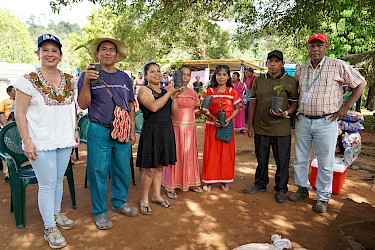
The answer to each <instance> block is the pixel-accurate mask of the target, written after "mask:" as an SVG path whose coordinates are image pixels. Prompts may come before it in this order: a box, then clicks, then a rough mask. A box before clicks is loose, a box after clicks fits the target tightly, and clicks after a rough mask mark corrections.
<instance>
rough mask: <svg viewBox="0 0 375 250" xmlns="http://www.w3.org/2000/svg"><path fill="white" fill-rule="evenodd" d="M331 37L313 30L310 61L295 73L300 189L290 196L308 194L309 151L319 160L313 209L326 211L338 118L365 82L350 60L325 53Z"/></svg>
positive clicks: (309, 42) (296, 163)
mask: <svg viewBox="0 0 375 250" xmlns="http://www.w3.org/2000/svg"><path fill="white" fill-rule="evenodd" d="M327 49H328V40H327V38H326V36H325V35H324V34H320V33H318V34H313V35H311V36H310V37H309V39H308V40H307V50H308V52H309V56H310V58H311V61H308V62H306V63H304V64H302V65H301V67H299V68H298V69H297V70H296V73H295V75H294V77H295V78H296V79H297V80H298V81H299V96H300V97H299V103H298V104H299V108H298V120H297V122H296V128H295V134H296V144H295V146H296V148H295V160H294V179H295V183H296V184H297V185H298V190H297V192H295V193H293V194H291V195H290V196H289V200H291V201H293V202H295V201H300V200H302V199H305V198H307V197H309V191H308V189H311V186H310V183H309V180H308V175H309V165H310V161H309V160H310V153H311V149H312V144H314V153H315V156H316V158H317V160H318V175H317V178H316V197H317V201H316V203H315V204H314V205H313V210H314V211H315V212H317V213H324V212H326V211H327V209H328V201H329V199H330V197H331V192H332V178H333V166H334V157H335V147H336V141H337V136H338V124H337V120H338V119H340V118H342V117H343V116H344V115H345V114H346V113H347V112H348V110H349V108H350V107H351V106H353V104H354V102H355V101H356V100H357V99H358V98H359V96H360V95H361V93H362V91H363V89H364V88H365V86H366V81H365V79H364V78H363V76H361V75H360V73H358V72H357V71H356V70H354V69H353V68H352V67H351V66H350V65H349V64H348V63H346V62H344V61H341V60H339V59H334V58H329V57H326V56H325V52H326V51H327ZM343 84H347V85H349V86H350V87H351V88H353V92H352V95H351V96H350V98H349V100H348V101H347V102H346V103H345V105H344V106H341V105H342V101H343V94H344V92H343Z"/></svg>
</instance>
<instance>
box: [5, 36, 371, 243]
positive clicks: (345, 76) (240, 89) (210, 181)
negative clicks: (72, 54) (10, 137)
mask: <svg viewBox="0 0 375 250" xmlns="http://www.w3.org/2000/svg"><path fill="white" fill-rule="evenodd" d="M89 44H90V48H89V54H90V56H91V58H92V59H93V60H94V61H96V62H97V63H98V64H100V65H99V66H100V69H97V68H96V67H95V66H93V65H88V66H87V67H86V70H85V71H84V72H82V74H80V76H79V78H78V94H77V95H76V94H75V83H74V79H73V77H72V76H71V75H69V74H67V73H64V72H62V71H61V70H59V69H58V65H59V63H60V61H61V60H62V51H61V48H62V44H61V43H60V40H59V39H58V38H57V37H56V36H54V35H51V34H44V35H42V36H40V37H39V38H38V41H37V50H36V51H35V53H36V55H37V56H38V58H39V60H40V62H41V67H40V68H39V69H37V70H36V71H35V72H30V73H28V74H25V75H24V76H23V77H21V78H20V79H19V80H17V81H16V83H15V84H14V87H13V86H9V87H8V88H7V93H8V95H9V99H6V100H3V101H2V102H1V104H0V123H1V124H2V125H3V126H5V125H6V124H7V123H8V122H9V121H13V120H14V119H15V120H17V127H18V130H19V132H20V136H21V138H22V144H23V150H24V154H25V155H26V157H27V158H28V159H29V160H30V163H31V165H32V167H33V169H34V172H35V174H36V177H37V179H38V185H39V190H38V193H39V195H38V206H39V211H40V214H41V216H42V220H43V222H44V239H45V240H46V241H47V242H48V244H49V246H50V247H52V248H62V247H64V246H66V245H67V241H66V240H65V238H64V237H63V235H62V234H61V232H60V231H59V229H58V227H59V228H63V229H71V228H73V227H74V226H75V223H74V221H73V220H72V219H70V218H69V217H67V215H65V214H64V213H62V212H61V207H60V204H61V199H62V192H63V185H62V179H63V176H64V173H65V170H66V167H67V165H68V161H69V157H70V154H71V152H72V149H73V148H74V147H77V146H78V144H79V142H80V139H79V134H78V131H79V130H78V128H77V118H76V108H77V107H76V105H77V104H78V105H79V108H80V109H88V114H87V115H88V119H89V126H88V134H87V154H88V155H87V176H88V180H89V183H90V197H91V204H92V214H93V218H94V223H95V226H96V227H97V228H98V229H100V230H106V229H110V228H112V226H113V223H112V221H111V219H110V218H109V217H108V208H107V194H108V187H107V180H108V176H110V186H111V192H112V196H111V205H112V208H111V209H112V211H113V212H115V213H119V214H123V215H125V216H128V217H134V216H136V215H137V214H138V212H140V213H141V214H142V215H151V214H152V207H151V206H152V204H154V205H158V206H161V207H163V208H166V209H168V208H170V207H172V203H171V202H170V201H169V200H168V199H166V198H164V196H163V193H164V192H163V191H162V187H164V189H165V194H166V196H167V197H168V198H169V199H171V200H174V199H177V198H178V195H179V194H178V193H177V190H181V191H183V192H186V191H189V190H190V191H193V192H196V193H200V192H202V191H205V192H210V191H211V188H212V185H214V184H216V185H219V187H220V189H221V190H222V191H224V192H227V191H229V190H230V184H231V183H233V182H234V180H235V179H234V175H235V162H236V161H235V158H236V153H235V152H236V150H235V135H236V133H235V132H240V133H245V132H246V131H247V135H248V136H249V137H250V138H253V139H254V145H255V155H256V159H257V162H258V165H257V168H256V173H255V179H254V184H253V185H250V186H249V187H246V188H244V192H245V193H246V194H254V193H257V192H265V191H266V190H267V189H266V187H267V184H268V183H269V176H268V163H269V154H270V148H271V147H272V151H273V155H274V158H275V162H276V166H277V168H276V174H275V187H274V189H275V191H276V193H275V199H276V201H277V202H279V203H283V202H285V201H286V197H287V196H286V193H287V191H288V187H287V184H288V181H289V165H290V152H291V123H290V118H291V117H292V116H295V117H297V118H298V119H296V129H295V138H296V143H295V159H294V180H295V183H296V184H297V185H298V190H297V191H296V192H294V193H292V194H291V195H290V196H289V197H288V198H289V200H290V201H293V202H296V201H300V200H303V199H305V198H307V197H309V190H311V186H310V184H309V180H308V174H309V173H308V172H309V161H310V154H311V150H312V145H314V154H315V156H316V158H317V160H318V174H317V181H316V192H317V201H316V203H315V204H314V205H313V207H312V209H313V210H314V211H315V212H318V213H324V212H326V211H327V210H328V202H329V199H330V196H331V188H332V187H331V183H332V178H333V164H334V151H335V145H336V139H337V128H338V126H337V120H338V119H340V118H342V117H343V115H345V114H346V112H347V111H348V110H349V108H350V107H351V106H352V105H353V104H354V102H355V101H356V100H357V99H358V98H359V96H360V94H361V93H362V91H363V89H364V87H365V85H366V81H365V79H364V78H363V77H362V76H361V75H360V74H359V73H358V71H356V70H355V69H353V68H352V67H351V66H350V65H349V64H348V63H346V62H344V61H341V60H338V59H333V58H329V57H327V56H325V53H326V51H327V49H328V45H329V43H328V40H327V38H326V36H325V35H324V34H313V35H311V36H310V37H309V38H308V40H307V49H308V53H309V56H310V60H309V61H308V62H306V63H305V64H302V65H301V66H300V67H298V69H297V71H296V73H295V75H294V77H292V76H289V75H288V74H287V73H286V72H285V70H284V67H283V66H284V56H283V53H282V52H281V51H278V50H274V51H272V52H270V53H268V55H267V58H266V64H267V67H268V72H267V73H266V74H263V75H260V76H258V77H256V76H255V75H254V69H253V68H251V67H245V68H244V75H243V76H242V77H241V75H240V73H239V72H231V70H230V68H229V67H228V66H227V65H218V66H217V67H216V69H215V70H214V72H213V75H212V76H211V78H210V79H211V80H210V81H211V82H210V85H209V86H208V87H207V88H206V89H205V92H204V93H203V94H202V96H199V94H201V93H200V92H201V89H202V88H203V85H204V84H203V83H202V82H201V80H200V77H199V76H197V77H196V79H195V81H194V83H193V84H192V86H191V87H189V86H188V84H189V82H190V80H191V73H192V72H191V69H190V67H189V66H188V65H183V66H182V67H181V68H180V70H181V71H182V82H183V86H182V87H180V88H177V87H175V85H174V82H173V78H172V74H171V73H169V72H162V71H161V70H160V67H159V65H158V64H157V63H155V62H149V63H147V64H146V65H145V66H144V67H143V70H140V71H138V72H137V73H138V74H137V76H136V77H135V76H133V75H130V76H129V75H128V74H126V73H125V72H123V71H121V70H119V69H118V68H116V66H115V64H116V63H117V62H120V61H122V60H124V59H125V58H126V57H127V53H128V49H127V47H126V45H125V44H124V43H123V42H121V41H118V40H116V39H112V38H97V39H94V40H92V41H90V42H89ZM344 83H345V84H346V85H348V86H349V87H350V88H352V90H353V91H352V94H351V96H350V97H349V98H348V100H347V101H346V102H345V105H343V106H342V105H341V104H342V99H343V98H342V97H343V93H344V92H343V84H344ZM276 89H279V91H278V92H279V93H278V97H282V98H283V99H282V101H280V106H279V107H278V108H276V109H274V108H273V97H274V96H275V91H276ZM207 97H209V98H210V100H211V104H210V107H209V108H208V109H201V108H200V104H201V101H202V100H203V99H205V98H207ZM75 98H76V99H77V104H76V102H75ZM15 100H16V102H17V103H16V105H15ZM135 106H136V107H137V108H138V107H139V109H140V111H141V112H142V114H143V119H144V122H143V126H142V130H141V133H140V138H139V144H138V151H137V159H136V166H137V167H139V168H140V169H141V170H142V176H141V185H140V187H141V196H140V198H139V204H138V209H137V208H136V207H134V206H130V205H129V204H127V202H126V201H127V197H128V195H129V194H128V190H129V183H130V160H131V158H130V154H131V147H132V145H134V144H135V143H136V135H135ZM116 110H121V112H123V113H124V114H125V115H126V117H127V118H126V124H125V125H124V126H125V129H126V131H125V132H127V133H128V140H126V141H125V142H122V141H119V140H118V139H115V138H114V137H113V129H114V128H113V126H114V124H113V120H114V111H116ZM197 115H205V116H206V121H205V123H206V124H205V131H204V149H203V166H202V173H201V175H200V172H199V169H200V168H199V164H198V142H197V128H196V119H195V117H196V116H197ZM46 131H47V132H46ZM50 134H53V135H54V136H49V135H50ZM5 178H8V176H7V174H6V175H5ZM151 190H152V192H151ZM150 192H151V194H150ZM181 195H182V193H181Z"/></svg>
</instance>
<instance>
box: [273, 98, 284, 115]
mask: <svg viewBox="0 0 375 250" xmlns="http://www.w3.org/2000/svg"><path fill="white" fill-rule="evenodd" d="M282 105H283V97H280V96H273V97H272V105H271V109H272V110H273V111H274V112H275V113H279V109H281V107H282Z"/></svg>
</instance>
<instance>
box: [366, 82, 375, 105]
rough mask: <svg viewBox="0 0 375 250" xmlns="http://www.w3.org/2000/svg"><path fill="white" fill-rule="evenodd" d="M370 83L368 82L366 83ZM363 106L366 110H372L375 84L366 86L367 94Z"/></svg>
mask: <svg viewBox="0 0 375 250" xmlns="http://www.w3.org/2000/svg"><path fill="white" fill-rule="evenodd" d="M368 84H370V83H368ZM365 108H366V109H368V110H374V109H375V84H372V85H371V86H370V87H369V88H368V94H367V100H366V105H365Z"/></svg>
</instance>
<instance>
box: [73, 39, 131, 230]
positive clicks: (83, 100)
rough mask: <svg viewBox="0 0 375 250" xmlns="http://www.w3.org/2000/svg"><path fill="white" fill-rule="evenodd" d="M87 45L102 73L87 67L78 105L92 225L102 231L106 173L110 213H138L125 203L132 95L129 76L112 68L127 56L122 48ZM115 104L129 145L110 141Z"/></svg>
mask: <svg viewBox="0 0 375 250" xmlns="http://www.w3.org/2000/svg"><path fill="white" fill-rule="evenodd" d="M88 45H89V46H90V47H89V53H90V56H91V57H92V59H94V60H95V61H97V62H98V63H99V64H100V66H101V69H100V71H96V70H95V66H92V65H89V66H87V69H86V71H85V72H84V73H83V74H82V75H81V77H80V78H79V80H78V93H79V95H78V104H79V106H80V107H81V108H82V109H86V108H88V118H89V120H90V123H89V125H88V126H89V127H88V134H87V153H88V155H87V176H88V180H89V185H90V194H91V202H92V212H93V215H94V220H95V225H96V227H97V228H98V229H101V230H104V229H109V228H111V227H112V226H113V224H112V222H111V220H110V219H109V218H108V208H107V178H108V174H109V173H110V182H111V189H112V197H111V203H112V211H114V212H116V213H120V214H124V215H126V216H129V217H133V216H135V215H137V213H138V211H137V209H135V208H132V207H130V206H128V205H127V203H126V198H127V196H128V189H129V183H130V152H131V151H130V150H131V144H134V143H135V131H134V126H133V125H134V105H133V103H134V94H133V87H132V86H133V84H132V81H131V79H130V78H129V76H128V75H127V74H126V73H125V72H123V71H121V70H118V69H117V68H116V67H115V63H116V62H119V61H121V60H123V59H125V58H126V56H127V52H128V51H127V47H126V46H125V44H124V43H123V42H121V41H118V40H115V39H112V38H97V39H94V40H91V41H89V42H88ZM98 79H99V81H98ZM115 104H116V105H118V106H120V107H121V108H123V109H125V110H127V111H128V112H129V114H130V118H131V124H132V126H131V132H130V142H131V143H121V142H118V141H117V140H114V139H112V138H111V123H112V121H113V111H114V108H115Z"/></svg>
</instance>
